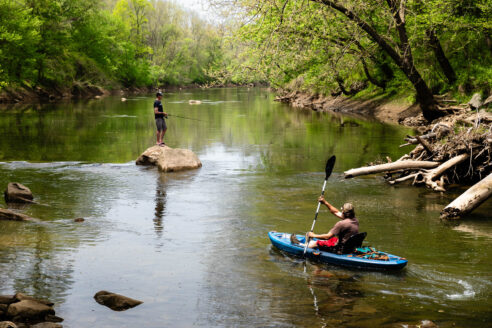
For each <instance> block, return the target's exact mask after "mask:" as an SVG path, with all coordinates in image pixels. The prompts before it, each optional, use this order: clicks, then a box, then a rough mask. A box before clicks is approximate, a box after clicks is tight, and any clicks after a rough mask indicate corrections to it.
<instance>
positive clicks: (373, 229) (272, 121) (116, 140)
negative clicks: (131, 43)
mask: <svg viewBox="0 0 492 328" xmlns="http://www.w3.org/2000/svg"><path fill="white" fill-rule="evenodd" d="M189 99H198V100H202V102H203V103H202V104H201V105H190V104H189V103H188V100H189ZM152 103H153V97H152V95H148V96H139V97H129V99H128V101H126V102H121V101H120V99H119V98H118V97H108V98H104V99H101V100H90V101H80V102H74V103H64V104H55V105H53V104H45V105H24V106H20V107H19V106H14V107H6V108H2V109H1V110H0V161H1V163H0V187H1V188H5V187H6V185H7V183H8V182H12V181H16V182H20V183H22V184H25V185H27V186H28V187H30V188H31V190H32V191H33V193H34V195H35V199H36V201H37V202H38V204H34V205H28V206H24V207H20V208H17V209H16V210H17V211H20V212H22V213H26V214H28V215H30V216H32V217H36V218H39V219H40V220H41V222H40V223H21V222H0V294H12V293H14V292H23V293H26V294H31V295H34V296H36V297H41V298H47V299H50V300H52V301H53V302H55V303H56V307H55V310H56V312H57V315H59V316H61V317H63V318H64V319H65V321H64V323H63V324H64V327H191V326H200V327H243V326H244V327H246V326H247V327H401V326H402V325H404V324H417V323H419V322H420V321H421V320H432V321H434V322H435V323H437V324H439V325H440V326H441V327H485V326H488V325H490V322H492V311H491V308H492V297H491V296H492V281H491V278H492V277H491V272H492V270H491V267H492V266H491V261H492V250H491V247H490V245H491V241H492V220H490V219H491V215H490V213H492V203H491V202H490V201H489V202H487V203H485V204H483V205H482V207H481V208H479V209H478V210H477V211H476V212H475V213H474V214H472V215H470V216H469V217H467V218H466V219H464V220H462V221H460V222H459V224H458V223H455V224H450V223H446V222H441V221H440V220H439V211H440V210H441V209H442V208H443V207H444V206H445V205H446V204H447V203H449V202H450V201H451V200H452V199H453V197H456V195H458V194H459V192H460V190H454V191H452V192H449V193H444V194H441V193H435V192H432V191H429V190H426V189H424V188H415V187H412V186H409V185H401V186H389V185H387V184H385V183H384V181H383V180H382V178H381V177H377V176H370V177H361V178H355V179H350V180H345V179H344V178H343V171H344V170H347V169H349V168H352V167H358V166H361V165H364V164H365V163H367V162H371V161H373V160H375V159H378V158H380V159H383V158H385V157H386V156H390V157H391V158H393V160H394V159H396V158H398V157H399V156H401V155H402V154H403V153H404V152H406V151H408V149H401V148H399V147H398V146H399V144H401V143H403V138H404V136H405V135H406V134H407V133H410V132H411V131H410V130H408V129H405V128H402V127H398V126H393V125H387V124H382V123H378V122H373V121H368V120H362V119H358V118H353V117H344V116H340V115H335V114H328V113H323V114H320V113H315V112H311V111H301V110H297V109H292V108H290V107H288V106H286V105H284V104H279V103H275V102H274V101H273V95H272V94H270V93H268V92H267V91H266V90H261V89H251V90H248V89H246V88H237V89H215V90H186V91H182V92H174V93H166V94H165V97H164V99H163V103H164V107H165V109H166V111H168V112H169V113H171V114H174V115H178V116H183V117H189V118H194V119H197V120H200V121H197V120H189V119H184V118H179V117H177V116H171V117H170V118H169V119H168V121H167V122H168V128H169V129H168V132H167V134H166V138H165V141H166V142H167V144H168V145H169V146H171V147H177V148H188V149H191V150H193V151H194V152H195V153H196V154H197V155H198V156H199V158H200V159H201V161H202V163H203V167H202V168H201V169H198V170H195V171H187V172H181V173H167V174H160V173H159V172H158V171H157V170H156V169H155V168H148V167H139V166H136V165H135V164H134V160H135V159H136V158H137V157H138V155H139V154H140V153H141V152H143V151H144V150H145V149H146V148H147V147H149V146H151V145H153V144H154V142H155V141H154V129H155V127H154V119H153V114H152ZM332 154H335V155H336V156H337V162H336V166H335V169H334V172H333V174H332V176H331V177H330V179H329V180H328V184H327V191H326V198H327V199H328V200H329V201H330V202H332V203H333V204H335V205H336V206H341V205H342V203H343V202H345V201H350V202H352V203H353V204H354V205H355V209H356V214H357V216H358V218H359V221H360V228H361V231H366V232H368V237H367V238H366V242H365V244H366V245H371V246H374V247H376V248H378V249H381V250H384V251H387V252H390V253H392V254H397V255H400V256H403V257H406V258H407V259H408V261H409V263H408V266H407V267H406V268H405V269H404V270H402V271H401V272H397V273H384V272H370V271H359V270H350V269H344V268H339V267H334V266H329V265H324V264H318V263H313V262H309V261H308V262H307V263H305V264H304V262H303V261H302V260H300V259H297V258H293V257H289V256H287V255H286V254H283V253H281V252H279V251H278V250H276V249H274V248H272V246H271V245H270V242H269V240H268V238H267V232H268V231H270V230H277V231H285V232H302V231H306V230H308V229H309V228H310V226H311V223H312V220H313V216H314V211H315V209H316V199H317V197H318V195H319V193H320V189H321V186H322V183H323V179H324V172H323V170H324V165H325V161H326V159H327V158H328V157H329V156H330V155H332ZM0 205H1V206H2V207H7V205H6V204H5V203H4V202H3V199H2V201H1V203H0ZM77 217H83V218H85V222H82V223H75V222H74V221H73V219H74V218H77ZM336 221H337V220H336V218H335V217H334V216H332V215H331V214H330V213H329V212H328V211H327V209H326V208H322V210H321V213H320V216H319V217H318V221H317V225H316V227H315V231H316V232H320V233H321V232H327V231H328V230H329V229H330V228H331V226H333V224H334V223H336ZM100 290H109V291H112V292H116V293H120V294H123V295H126V296H129V297H132V298H136V299H138V300H141V301H143V302H144V303H143V304H142V305H140V306H138V307H136V308H133V309H130V310H127V311H125V312H113V311H112V310H110V309H108V308H106V307H103V306H101V305H99V304H97V303H96V302H95V301H94V299H93V295H94V294H95V293H96V292H97V291H100Z"/></svg>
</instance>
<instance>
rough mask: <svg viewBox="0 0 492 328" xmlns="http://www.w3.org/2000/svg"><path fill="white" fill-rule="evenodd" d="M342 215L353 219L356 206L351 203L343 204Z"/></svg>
mask: <svg viewBox="0 0 492 328" xmlns="http://www.w3.org/2000/svg"><path fill="white" fill-rule="evenodd" d="M342 214H343V216H344V217H346V218H353V217H354V216H355V210H354V205H352V204H351V203H345V204H343V206H342Z"/></svg>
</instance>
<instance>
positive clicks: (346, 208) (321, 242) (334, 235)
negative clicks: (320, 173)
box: [294, 196, 359, 248]
mask: <svg viewBox="0 0 492 328" xmlns="http://www.w3.org/2000/svg"><path fill="white" fill-rule="evenodd" d="M318 201H319V202H320V203H322V204H324V205H326V207H328V209H329V210H330V212H331V213H332V214H333V215H335V216H336V217H337V218H339V219H340V220H341V221H338V222H337V223H336V224H335V225H334V226H333V228H331V230H330V231H329V232H328V233H326V234H321V235H318V234H315V233H314V232H308V233H307V237H309V238H316V239H318V240H311V241H310V242H309V244H308V247H309V248H316V247H324V248H328V247H334V246H336V245H337V242H338V243H339V244H344V243H346V242H347V240H348V239H349V238H350V237H352V236H353V235H355V234H357V233H359V221H358V220H357V218H356V217H355V211H354V206H353V205H352V204H350V203H345V204H343V206H342V208H341V210H340V211H339V210H338V209H337V208H336V207H335V206H333V205H331V204H330V203H328V202H327V201H326V200H325V198H324V197H323V196H320V197H319V199H318ZM294 238H295V236H294Z"/></svg>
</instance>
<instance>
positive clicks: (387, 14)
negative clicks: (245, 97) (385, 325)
mask: <svg viewBox="0 0 492 328" xmlns="http://www.w3.org/2000/svg"><path fill="white" fill-rule="evenodd" d="M208 2H209V3H210V6H211V7H210V9H209V12H214V15H212V16H214V17H212V19H210V16H211V15H210V14H203V13H202V14H200V13H197V12H194V11H191V10H187V9H184V8H183V7H181V6H180V5H179V2H174V1H158V0H104V1H98V0H0V22H1V23H0V89H3V90H12V89H15V88H26V89H33V88H36V87H42V88H48V89H50V88H51V89H58V90H71V91H73V90H75V89H77V88H80V87H81V86H84V85H93V86H99V87H102V88H105V89H119V88H122V87H143V86H145V87H157V86H170V85H175V86H178V85H179V86H184V85H190V84H193V85H206V86H213V85H227V84H246V83H256V82H258V83H266V84H269V85H271V86H273V87H274V88H276V89H282V90H287V91H304V92H309V93H313V94H314V93H315V94H322V95H333V96H337V95H340V94H344V95H346V96H352V97H353V96H357V97H369V98H370V97H379V96H383V97H399V98H405V99H407V100H409V102H412V101H417V102H419V103H420V104H421V106H422V107H423V109H424V116H425V114H426V112H425V110H426V109H427V110H428V111H427V114H428V118H432V110H433V99H432V95H433V94H434V95H435V94H443V93H448V94H451V95H452V96H453V97H455V98H458V99H459V98H466V97H468V96H469V95H471V94H472V93H473V92H481V93H482V94H483V95H484V96H488V95H489V94H490V91H491V82H492V81H491V80H492V78H491V76H492V38H491V35H490V34H491V31H492V19H491V18H492V2H491V1H490V0H461V1H458V0H429V1H421V0H381V1H375V0H372V1H359V0H341V1H329V0H313V1H307V0H304V1H293V0H263V1H262V0H210V1H208ZM206 16H209V17H208V18H209V19H205V18H204V17H206Z"/></svg>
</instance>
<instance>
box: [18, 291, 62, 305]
mask: <svg viewBox="0 0 492 328" xmlns="http://www.w3.org/2000/svg"><path fill="white" fill-rule="evenodd" d="M14 299H15V300H16V302H20V301H25V300H29V301H36V302H38V303H41V304H44V305H48V306H53V305H55V303H53V302H50V301H47V300H41V299H36V298H34V297H32V296H29V295H26V294H23V293H17V294H15V295H14Z"/></svg>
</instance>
